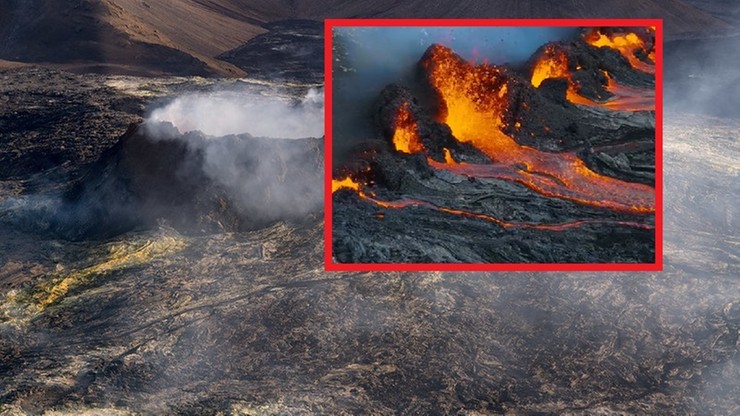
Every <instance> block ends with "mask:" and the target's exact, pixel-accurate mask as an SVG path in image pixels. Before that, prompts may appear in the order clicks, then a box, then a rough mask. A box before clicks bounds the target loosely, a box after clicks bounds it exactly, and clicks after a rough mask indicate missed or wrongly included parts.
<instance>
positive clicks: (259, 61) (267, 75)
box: [218, 20, 324, 84]
mask: <svg viewBox="0 0 740 416" xmlns="http://www.w3.org/2000/svg"><path fill="white" fill-rule="evenodd" d="M265 27H266V28H267V29H269V32H267V33H264V34H262V35H258V36H256V37H255V38H254V39H251V40H250V41H249V42H247V43H245V44H244V45H242V46H240V47H238V48H236V49H233V50H230V51H228V52H224V53H222V54H221V55H219V56H218V58H219V59H221V60H224V61H226V62H229V63H232V64H234V65H236V66H238V67H239V68H241V69H243V70H244V71H245V72H246V73H247V76H248V77H255V78H259V79H267V80H271V81H274V80H276V79H277V80H285V81H292V82H304V83H311V84H321V83H323V80H324V25H323V23H322V22H317V21H313V20H286V21H278V22H273V23H269V24H267V25H265Z"/></svg>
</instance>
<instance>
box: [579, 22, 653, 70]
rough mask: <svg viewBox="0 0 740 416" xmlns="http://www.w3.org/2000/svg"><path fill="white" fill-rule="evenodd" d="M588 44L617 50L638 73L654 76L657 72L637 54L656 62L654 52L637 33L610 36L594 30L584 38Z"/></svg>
mask: <svg viewBox="0 0 740 416" xmlns="http://www.w3.org/2000/svg"><path fill="white" fill-rule="evenodd" d="M583 38H584V39H585V41H586V43H588V44H589V45H592V46H596V47H608V48H612V49H615V50H617V51H618V52H619V53H620V54H622V56H624V57H625V58H627V61H629V63H630V65H632V67H633V68H635V69H636V70H638V71H642V72H647V73H649V74H652V73H654V72H655V66H654V65H653V64H649V63H647V62H643V61H641V60H640V59H639V58H638V57H637V55H635V52H637V51H642V52H643V53H644V54H645V55H647V56H648V58H649V59H651V60H653V61H654V60H655V54H654V51H652V50H650V51H649V50H648V49H647V46H646V45H645V41H643V40H642V39H640V37H639V36H637V34H635V33H631V32H629V33H613V34H610V35H607V34H604V33H601V31H599V30H598V29H594V30H592V31H590V32H589V33H587V34H585V35H584V36H583Z"/></svg>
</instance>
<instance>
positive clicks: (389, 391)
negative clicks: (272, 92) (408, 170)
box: [0, 68, 740, 415]
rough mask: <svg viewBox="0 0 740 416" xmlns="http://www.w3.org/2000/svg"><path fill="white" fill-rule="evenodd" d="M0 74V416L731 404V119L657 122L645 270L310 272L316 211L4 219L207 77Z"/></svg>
mask: <svg viewBox="0 0 740 416" xmlns="http://www.w3.org/2000/svg"><path fill="white" fill-rule="evenodd" d="M1 76H2V77H3V81H4V82H3V83H2V86H3V88H4V89H3V98H4V99H10V100H12V101H11V104H12V105H4V106H2V107H0V108H1V109H2V110H0V111H2V114H0V119H1V120H3V121H2V123H3V124H2V125H3V129H2V132H3V134H2V140H3V142H4V143H13V148H17V149H19V151H17V152H12V151H8V150H5V153H4V154H3V169H4V170H3V178H2V182H1V183H2V186H1V187H0V189H1V190H2V194H1V195H2V211H1V213H0V224H2V225H1V227H2V228H0V233H1V234H2V235H3V238H2V239H0V245H1V246H0V265H1V266H0V284H1V285H2V286H1V287H2V290H1V292H2V300H0V311H1V312H0V313H1V314H2V318H0V319H1V322H0V372H1V373H2V374H3V383H1V384H0V403H2V404H1V405H0V406H1V407H0V408H1V409H2V411H3V412H4V413H7V414H39V413H45V412H49V413H51V412H52V411H54V412H56V414H80V413H86V412H87V413H89V414H92V413H95V412H97V413H108V414H140V413H145V414H152V413H178V414H213V413H217V412H221V413H225V414H315V413H362V412H367V411H372V412H373V413H377V414H396V413H399V412H400V413H406V414H413V413H428V414H435V413H436V414H449V413H457V414H471V415H472V414H500V413H509V414H532V413H545V414H552V413H557V414H593V413H635V414H648V413H653V414H654V413H671V414H728V415H729V414H735V413H737V412H738V411H740V408H739V407H738V403H737V397H738V394H739V393H740V392H739V391H738V389H739V388H740V387H739V386H738V383H737V379H738V364H739V363H738V359H737V347H738V326H739V325H740V314H739V313H738V302H739V301H740V293H739V292H738V285H737V278H736V276H737V275H738V258H737V254H736V251H737V250H736V247H737V245H738V241H737V237H736V236H737V234H738V232H737V227H738V224H737V221H736V219H737V217H738V213H737V207H736V204H735V203H734V201H736V200H737V196H738V195H737V189H736V186H735V185H734V184H735V182H736V180H737V174H738V165H737V160H738V157H737V153H738V148H737V140H738V136H737V132H738V124H737V122H734V121H731V120H728V119H714V118H708V117H706V116H689V115H686V114H678V113H674V114H672V115H670V116H672V117H669V119H668V120H667V124H666V130H665V156H666V161H665V162H666V166H665V169H666V170H665V172H666V181H665V183H666V211H665V218H666V229H665V253H664V254H665V261H666V264H665V271H664V272H661V273H611V274H591V273H579V274H563V273H545V274H542V273H495V274H486V273H464V274H463V273H327V272H324V271H323V260H322V252H323V239H322V233H323V227H322V224H321V222H320V220H318V219H315V220H313V222H312V221H311V220H310V219H309V220H308V222H307V223H305V224H297V223H284V222H277V223H274V224H272V225H269V226H267V227H265V228H261V229H258V230H253V231H236V232H234V231H226V232H218V231H216V232H213V233H207V234H198V233H196V234H193V233H187V232H185V231H186V230H178V229H177V228H176V227H173V226H172V225H171V224H167V223H166V222H165V223H163V224H161V225H154V226H150V227H149V228H143V229H137V230H131V231H128V232H124V233H123V234H118V235H115V236H112V237H107V238H103V239H86V240H80V241H76V242H75V241H69V240H67V239H64V238H60V237H58V236H54V235H51V234H44V233H39V232H38V231H35V232H29V231H27V230H24V229H23V228H22V227H18V224H17V223H16V222H14V221H13V217H12V215H11V216H9V214H10V213H13V212H17V211H14V209H17V208H18V205H17V200H18V198H19V197H32V196H33V195H37V194H41V193H43V192H46V191H49V190H52V191H53V190H56V189H59V188H67V187H69V186H70V185H71V184H72V183H73V181H74V178H80V176H81V172H82V171H83V170H84V167H85V166H89V165H90V164H92V163H95V161H96V160H97V159H98V158H99V157H100V155H101V154H103V153H104V152H105V151H106V150H107V149H110V148H111V147H112V146H113V145H114V144H115V143H116V142H117V141H118V139H119V138H120V137H121V136H122V135H123V134H124V133H125V131H126V129H127V126H128V123H129V122H130V121H137V120H140V118H141V117H142V116H143V115H144V114H145V113H144V110H143V109H144V108H145V106H146V105H147V103H151V102H157V100H158V98H156V97H163V96H167V95H171V94H174V93H177V92H178V91H179V92H182V91H183V90H187V89H196V90H198V89H199V88H213V85H204V84H198V81H197V80H195V79H138V78H131V77H128V78H121V77H100V78H97V79H93V78H91V77H90V76H86V77H80V76H76V75H71V74H66V73H59V72H54V71H48V70H40V69H34V68H31V69H21V70H12V71H4V72H2V74H1ZM48 79H53V80H54V82H53V83H48V84H47V83H43V82H41V80H48ZM93 81H95V82H93ZM227 82H233V81H227ZM199 85H200V86H199ZM50 100H56V101H55V102H57V103H65V105H64V106H54V105H50V104H49V101H50ZM75 109H78V110H77V111H79V112H78V113H70V112H72V111H74V110H75ZM83 109H84V111H82V110H83ZM17 114H24V115H25V116H24V117H25V118H24V120H38V122H39V124H37V125H35V126H34V127H31V126H32V125H27V124H25V123H23V124H21V123H18V122H16V121H14V120H18V118H17ZM68 114H74V115H75V116H74V117H72V116H69V117H65V116H66V115H68ZM29 122H30V121H29ZM65 134H66V136H65ZM58 137H64V141H63V142H60V141H58V140H59V139H58ZM31 138H32V139H31ZM11 140H12V142H11ZM8 147H9V146H4V147H3V149H8ZM32 149H37V151H36V153H37V154H39V155H43V157H41V158H29V157H28V156H27V153H29V152H30V151H31V150H32ZM36 160H39V161H40V162H39V163H38V165H35V164H34V163H35V161H36ZM50 161H56V162H54V163H52V162H50ZM317 186H319V187H320V184H317ZM12 201H15V202H12Z"/></svg>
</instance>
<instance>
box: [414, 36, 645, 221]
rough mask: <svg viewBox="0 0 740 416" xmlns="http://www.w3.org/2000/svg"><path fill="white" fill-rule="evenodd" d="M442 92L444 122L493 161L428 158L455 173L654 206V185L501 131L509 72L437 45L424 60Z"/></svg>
mask: <svg viewBox="0 0 740 416" xmlns="http://www.w3.org/2000/svg"><path fill="white" fill-rule="evenodd" d="M424 66H425V67H426V69H427V71H428V79H429V82H430V83H431V85H432V87H433V88H434V89H435V90H436V91H437V92H438V93H439V94H440V96H441V99H442V101H443V106H442V107H443V111H442V114H441V115H440V121H442V122H444V123H446V124H447V125H448V126H449V127H450V129H451V130H452V134H453V136H454V137H455V138H456V139H457V140H458V141H460V142H466V143H470V144H471V145H473V146H475V147H476V148H477V149H478V150H480V151H481V152H483V153H484V154H486V155H487V156H488V157H489V158H490V159H491V161H493V162H494V163H493V164H492V165H473V164H467V163H452V164H450V163H443V162H436V163H434V164H432V166H433V167H435V168H437V169H445V170H449V171H452V172H455V173H458V174H462V175H466V176H470V177H478V178H481V177H483V178H500V179H506V180H513V181H516V182H519V183H521V184H523V185H525V186H527V187H529V188H530V189H532V190H533V191H535V192H537V193H540V194H542V195H545V196H548V197H553V198H560V199H565V200H569V201H573V202H577V203H580V204H584V205H590V206H595V207H602V208H608V209H611V210H614V211H619V212H627V213H633V214H647V213H654V212H655V192H654V190H653V188H652V187H650V186H647V185H643V184H637V183H631V182H626V181H622V180H619V179H615V178H611V177H608V176H603V175H599V174H598V173H596V172H594V171H592V170H590V169H589V168H588V167H587V166H586V164H585V163H584V162H583V161H582V160H581V159H579V158H578V157H577V156H576V155H575V154H573V153H567V152H564V153H549V152H544V151H541V150H537V149H534V148H531V147H527V146H522V145H520V144H518V143H517V142H516V141H515V140H514V139H513V138H511V137H509V136H507V135H506V134H504V133H503V132H502V130H501V129H502V128H503V127H505V126H504V122H503V119H502V116H503V115H504V113H505V112H506V111H507V110H508V95H507V94H508V86H507V77H506V76H505V75H503V74H502V73H501V70H500V69H499V68H497V67H495V66H491V65H477V66H472V65H470V64H468V63H467V62H465V61H463V60H462V59H461V58H459V57H458V56H456V55H454V54H453V52H452V51H451V50H450V49H448V48H445V47H443V46H439V45H435V46H433V47H432V48H431V49H430V51H429V52H428V55H427V58H426V59H425V61H424Z"/></svg>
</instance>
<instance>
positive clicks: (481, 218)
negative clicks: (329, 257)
mask: <svg viewBox="0 0 740 416" xmlns="http://www.w3.org/2000/svg"><path fill="white" fill-rule="evenodd" d="M654 44H655V40H654V29H653V28H644V29H642V28H638V29H632V28H630V29H616V28H609V29H589V30H584V31H583V32H582V33H581V34H579V36H577V37H576V38H574V39H571V40H569V41H566V42H553V43H548V44H546V45H543V46H542V47H541V48H540V49H539V50H537V52H535V53H534V55H533V56H532V57H531V58H530V60H529V61H528V63H527V64H526V65H525V66H523V67H519V68H514V67H510V66H500V65H492V64H478V65H475V64H472V63H469V62H466V61H465V60H464V59H462V58H461V57H459V56H458V55H457V54H455V52H454V51H453V50H451V49H449V48H447V47H445V46H442V45H439V44H433V45H431V46H430V47H429V48H428V49H427V51H426V52H425V53H424V55H423V57H422V58H421V60H420V61H419V63H418V68H417V74H418V75H417V82H415V83H411V84H409V85H408V86H399V85H389V86H387V87H386V88H385V89H384V90H383V91H382V92H381V94H380V97H379V99H378V101H377V103H376V105H375V109H374V114H375V117H374V119H375V124H376V126H377V129H378V139H379V140H372V141H367V142H365V143H363V144H361V145H359V146H358V148H357V149H356V151H355V152H354V153H353V155H354V156H352V157H351V158H349V160H346V161H344V163H342V164H340V165H339V166H338V167H336V168H335V169H334V172H333V177H334V180H333V184H332V185H333V186H332V192H333V197H332V199H333V213H332V215H333V230H332V233H333V245H332V250H333V254H334V256H335V259H336V260H337V261H339V262H361V263H364V262H368V263H376V262H380V263H387V262H391V263H395V262H415V263H416V262H422V263H436V262H469V263H490V262H496V263H510V262H514V263H560V262H569V263H571V262H587V263H609V262H618V263H652V262H654V261H655V258H654V257H655V250H654V247H655V221H654V218H655V212H656V200H655V190H654V188H655V111H654V109H655V76H654V72H655V71H654V65H655V63H654V59H655V51H654V49H655V48H654ZM335 140H340V138H335Z"/></svg>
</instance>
